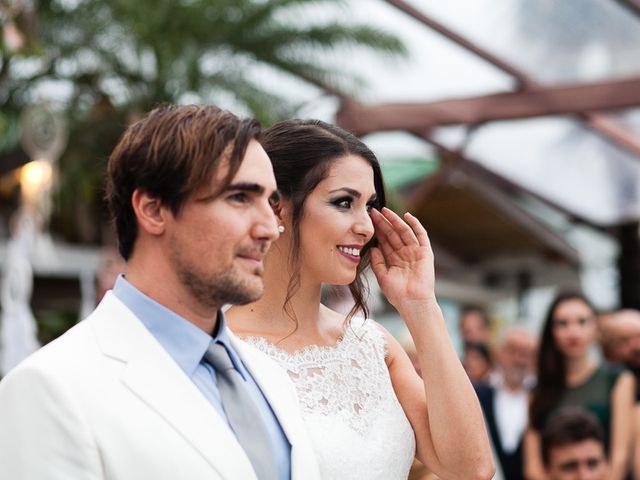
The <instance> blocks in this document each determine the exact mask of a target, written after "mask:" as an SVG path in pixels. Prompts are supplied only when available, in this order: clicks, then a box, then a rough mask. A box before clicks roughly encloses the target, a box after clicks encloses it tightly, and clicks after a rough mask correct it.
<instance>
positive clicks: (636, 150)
mask: <svg viewBox="0 0 640 480" xmlns="http://www.w3.org/2000/svg"><path fill="white" fill-rule="evenodd" d="M385 1H386V2H387V3H388V4H390V5H392V6H394V7H396V8H397V9H399V10H401V11H402V12H404V13H406V14H407V15H409V16H411V17H412V18H414V19H415V20H417V21H419V22H420V23H422V24H424V25H426V26H427V27H429V28H431V29H432V30H434V31H436V32H438V33H440V34H441V35H443V36H444V37H446V38H448V39H449V40H451V41H452V42H454V43H456V44H458V45H460V46H461V47H463V48H465V49H467V50H468V51H470V52H472V53H474V54H475V55H477V56H478V57H480V58H482V59H484V60H485V61H487V62H488V63H490V64H492V65H493V66H495V67H497V68H499V69H500V70H502V71H503V72H506V73H508V74H509V75H511V76H513V77H514V78H515V79H516V80H517V81H518V82H519V84H520V87H521V88H526V89H531V88H538V87H542V85H541V84H540V83H539V82H537V81H536V80H535V79H534V78H532V77H531V76H529V75H528V74H526V73H525V72H523V71H522V70H520V69H519V68H517V67H516V66H514V65H512V64H510V63H508V62H506V61H504V60H503V59H501V58H500V57H498V56H496V55H494V54H492V53H491V52H489V51H488V50H485V49H483V48H481V47H479V46H478V45H476V44H474V43H473V42H471V41H470V40H468V39H466V38H465V37H463V36H462V35H460V34H458V33H456V32H454V31H452V30H450V29H448V28H447V27H445V26H444V25H442V24H441V23H439V22H437V21H435V20H433V19H432V18H430V17H429V16H427V15H425V14H424V13H423V12H421V11H420V10H417V9H416V8H414V7H412V6H411V5H409V4H407V3H406V2H405V1H403V0H385ZM637 3H638V1H636V0H633V4H634V5H635V4H637ZM579 117H580V118H582V120H583V121H584V122H585V123H586V124H587V125H588V126H589V127H591V128H592V129H593V130H595V131H597V132H599V133H600V134H601V135H602V136H604V137H605V138H607V139H608V140H610V141H611V142H613V143H615V144H616V145H618V146H620V147H622V148H624V149H626V150H627V151H629V152H630V153H632V154H633V155H635V156H637V157H640V139H638V138H637V137H636V136H635V135H633V134H632V133H631V132H629V131H628V130H627V129H626V128H624V127H623V126H622V125H620V124H619V123H618V122H616V121H615V120H614V119H612V118H611V117H609V116H608V115H605V114H602V113H597V112H591V113H584V114H581V115H579Z"/></svg>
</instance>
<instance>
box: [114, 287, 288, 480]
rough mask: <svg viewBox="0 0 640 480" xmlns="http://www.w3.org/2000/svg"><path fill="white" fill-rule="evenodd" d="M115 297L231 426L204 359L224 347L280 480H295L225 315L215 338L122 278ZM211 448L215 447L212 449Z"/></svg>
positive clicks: (266, 405)
mask: <svg viewBox="0 0 640 480" xmlns="http://www.w3.org/2000/svg"><path fill="white" fill-rule="evenodd" d="M113 294H114V295H115V296H116V297H117V298H118V299H119V300H120V301H121V302H122V303H124V304H125V305H126V306H127V307H128V308H129V310H131V311H132V312H133V313H134V314H135V315H136V316H137V317H138V318H139V319H140V321H141V322H142V323H143V324H144V326H145V327H146V328H147V329H148V330H149V331H150V332H151V334H152V335H153V336H154V337H155V338H156V340H157V341H158V342H159V343H160V345H162V347H163V348H164V349H165V350H166V351H167V352H168V353H169V355H171V357H172V358H173V359H174V360H175V362H176V363H177V364H178V365H179V366H180V368H181V369H182V370H183V371H184V373H185V374H186V375H187V376H188V377H189V378H190V379H191V381H193V383H195V385H196V386H197V387H198V389H200V391H201V392H202V394H203V395H204V396H205V397H206V398H207V400H209V402H211V405H213V406H214V407H215V409H216V410H217V411H218V413H219V414H220V416H221V417H222V418H223V419H224V420H225V421H226V422H227V424H228V423H229V421H228V419H227V415H226V413H225V411H224V407H223V406H222V399H221V398H220V392H219V391H218V384H217V378H216V372H215V369H214V368H213V367H212V366H211V365H209V364H208V363H207V362H205V361H204V359H203V357H204V354H205V352H206V351H207V348H208V347H209V344H210V343H211V342H217V343H221V344H222V345H224V347H225V348H226V349H227V351H228V352H229V356H230V357H231V361H232V363H233V365H234V366H235V368H236V370H238V372H240V375H242V378H244V380H245V381H246V382H247V389H248V390H249V393H250V395H251V397H252V398H253V399H254V401H255V402H256V405H257V406H258V409H259V410H260V413H261V416H262V420H263V421H264V424H265V427H266V429H267V432H268V435H269V443H270V446H271V450H272V452H273V457H274V460H275V463H276V466H277V468H278V472H279V475H278V478H279V479H281V480H289V479H290V478H291V445H290V443H289V441H288V440H287V437H286V436H285V434H284V432H283V431H282V427H281V426H280V422H278V419H277V418H276V416H275V414H274V413H273V410H272V409H271V406H270V405H269V402H267V400H266V398H265V397H264V394H263V393H262V391H261V390H260V387H258V385H257V384H256V382H255V380H254V379H253V377H252V376H251V374H250V373H249V371H248V370H247V368H246V367H245V366H244V364H243V363H242V360H241V359H240V357H239V356H238V354H237V352H236V351H235V350H234V348H233V345H232V344H231V342H230V339H229V335H228V333H227V328H226V319H225V316H224V313H222V312H218V322H217V331H216V332H215V333H214V335H213V338H212V337H211V336H210V335H208V334H207V333H206V332H204V331H203V330H201V329H200V328H198V327H196V326H195V325H194V324H193V323H191V322H189V321H188V320H186V319H184V318H182V317H181V316H179V315H177V314H176V313H174V312H172V311H171V310H169V309H168V308H166V307H164V306H162V305H160V304H159V303H158V302H156V301H155V300H152V299H151V298H149V297H148V296H146V295H145V294H144V293H142V292H141V291H140V290H138V289H137V288H135V287H134V286H133V285H131V283H129V282H128V281H127V280H126V279H125V278H124V276H122V275H120V276H119V277H118V279H117V280H116V283H115V285H114V287H113ZM211 448H215V446H214V445H212V446H211Z"/></svg>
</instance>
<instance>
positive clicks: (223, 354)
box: [204, 343, 234, 373]
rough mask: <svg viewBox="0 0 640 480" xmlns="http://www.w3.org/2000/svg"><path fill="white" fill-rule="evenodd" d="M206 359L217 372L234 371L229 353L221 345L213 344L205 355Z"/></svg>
mask: <svg viewBox="0 0 640 480" xmlns="http://www.w3.org/2000/svg"><path fill="white" fill-rule="evenodd" d="M204 359H205V360H206V361H207V362H209V363H210V364H211V365H212V366H213V368H215V369H216V371H217V372H221V373H222V372H225V373H226V372H227V371H229V370H233V369H234V366H233V362H232V361H231V357H229V352H227V349H226V348H225V346H224V345H222V344H221V343H211V344H210V345H209V348H207V351H206V352H205V354H204Z"/></svg>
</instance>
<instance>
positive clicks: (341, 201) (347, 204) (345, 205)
mask: <svg viewBox="0 0 640 480" xmlns="http://www.w3.org/2000/svg"><path fill="white" fill-rule="evenodd" d="M353 202H354V198H353V197H352V196H350V195H343V196H340V197H337V198H332V199H331V200H329V205H332V206H334V207H335V208H337V209H338V210H349V209H350V208H351V207H352V205H353Z"/></svg>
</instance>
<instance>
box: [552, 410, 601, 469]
mask: <svg viewBox="0 0 640 480" xmlns="http://www.w3.org/2000/svg"><path fill="white" fill-rule="evenodd" d="M542 458H543V461H544V468H545V472H546V474H547V476H548V478H549V480H605V479H607V478H610V477H609V476H608V475H607V473H608V465H607V457H606V455H605V449H604V434H603V432H602V426H601V425H600V423H599V422H598V419H597V418H596V417H595V416H593V415H592V414H590V413H588V412H587V411H585V410H583V409H580V408H569V409H565V410H563V411H562V412H560V413H558V414H557V415H555V416H554V417H553V421H551V422H549V424H548V425H547V426H546V427H545V429H544V430H543V432H542Z"/></svg>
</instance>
